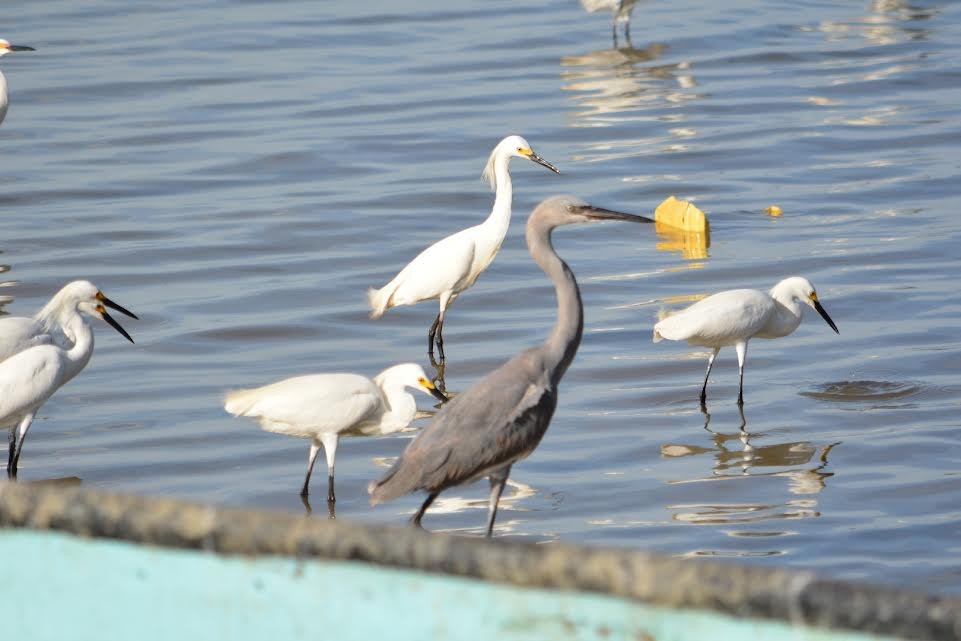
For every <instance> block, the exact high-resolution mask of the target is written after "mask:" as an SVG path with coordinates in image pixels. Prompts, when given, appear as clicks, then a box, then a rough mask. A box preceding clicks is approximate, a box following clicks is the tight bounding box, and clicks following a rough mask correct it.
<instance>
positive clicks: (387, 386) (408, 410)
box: [380, 381, 417, 434]
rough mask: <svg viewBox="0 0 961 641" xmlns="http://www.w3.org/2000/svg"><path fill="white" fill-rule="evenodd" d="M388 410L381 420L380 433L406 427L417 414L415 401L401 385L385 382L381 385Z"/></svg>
mask: <svg viewBox="0 0 961 641" xmlns="http://www.w3.org/2000/svg"><path fill="white" fill-rule="evenodd" d="M381 389H382V390H383V391H384V396H385V397H386V398H387V404H388V405H389V406H390V409H389V410H388V411H387V412H386V413H385V414H384V416H383V417H382V418H381V422H380V424H381V432H383V433H384V434H387V433H388V432H396V431H397V430H399V429H403V428H405V427H407V426H408V425H409V424H410V422H411V421H412V420H414V415H415V414H417V401H415V400H414V397H413V395H412V394H411V393H410V392H408V391H407V390H406V389H405V388H404V385H403V384H402V383H395V382H390V381H388V382H386V383H382V384H381Z"/></svg>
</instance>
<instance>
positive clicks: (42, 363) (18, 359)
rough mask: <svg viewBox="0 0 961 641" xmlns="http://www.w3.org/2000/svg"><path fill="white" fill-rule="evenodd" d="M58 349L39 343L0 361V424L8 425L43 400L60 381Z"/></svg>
mask: <svg viewBox="0 0 961 641" xmlns="http://www.w3.org/2000/svg"><path fill="white" fill-rule="evenodd" d="M60 354H61V352H60V350H59V348H57V347H54V346H52V345H39V346H37V347H32V348H30V349H28V350H24V351H21V352H20V353H18V354H15V355H14V356H11V357H10V358H8V359H6V360H5V361H3V362H0V426H2V427H9V426H11V425H13V424H15V423H16V422H18V421H19V419H20V417H21V416H23V415H24V414H26V413H27V412H30V411H33V410H35V409H37V408H38V407H40V406H41V405H43V404H44V402H46V400H47V399H48V398H50V396H52V395H53V393H54V392H56V391H57V388H58V387H60V384H61V382H62V373H63V370H64V367H63V363H62V361H61V357H60Z"/></svg>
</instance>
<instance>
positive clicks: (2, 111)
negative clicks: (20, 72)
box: [0, 38, 36, 124]
mask: <svg viewBox="0 0 961 641" xmlns="http://www.w3.org/2000/svg"><path fill="white" fill-rule="evenodd" d="M11 51H36V49H34V48H33V47H28V46H26V45H12V44H10V43H9V42H7V41H6V40H4V39H2V38H0V57H2V56H5V55H7V54H8V53H10V52H11ZM9 103H10V101H9V98H8V97H7V79H6V77H4V75H3V72H2V71H0V124H3V119H4V118H6V117H7V106H8V105H9Z"/></svg>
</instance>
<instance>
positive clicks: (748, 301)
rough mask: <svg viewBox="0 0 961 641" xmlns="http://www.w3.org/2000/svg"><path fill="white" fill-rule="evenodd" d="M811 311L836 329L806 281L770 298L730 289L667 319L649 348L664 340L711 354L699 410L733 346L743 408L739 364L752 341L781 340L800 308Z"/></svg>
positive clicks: (776, 290)
mask: <svg viewBox="0 0 961 641" xmlns="http://www.w3.org/2000/svg"><path fill="white" fill-rule="evenodd" d="M801 305H807V306H808V307H810V308H812V309H814V310H815V311H816V312H817V313H818V314H820V315H821V318H823V319H824V320H825V322H827V324H828V325H830V326H831V329H833V330H834V332H835V333H839V332H838V328H837V325H835V324H834V321H833V320H831V317H830V316H828V313H827V312H826V311H825V310H824V307H822V306H821V303H820V302H819V301H818V295H817V292H815V291H814V286H813V285H811V283H810V281H808V280H807V279H806V278H801V277H800V276H793V277H791V278H785V279H784V280H782V281H781V282H779V283H778V284H777V285H775V286H774V287H772V288H771V290H770V291H769V292H762V291H761V290H758V289H732V290H729V291H724V292H719V293H717V294H714V295H712V296H708V297H707V298H704V299H702V300H699V301H698V302H696V303H694V304H693V305H691V306H690V307H688V308H686V309H683V310H681V311H679V312H677V313H673V314H670V315H669V316H667V317H666V318H664V319H662V320H661V321H660V322H658V323H657V324H656V325H654V342H655V343H657V342H658V341H660V340H661V339H663V338H666V339H667V340H671V341H687V342H688V343H690V344H691V345H701V346H703V347H710V348H713V350H714V351H713V352H712V353H711V356H710V357H709V358H708V361H707V373H706V374H705V375H704V385H703V386H702V387H701V405H704V403H705V402H706V400H707V379H708V377H709V376H710V375H711V367H713V366H714V359H715V358H716V357H717V354H718V352H720V351H721V348H722V347H726V346H728V345H733V346H734V349H735V351H737V364H738V371H739V373H740V383H739V385H738V392H737V403H738V405H743V404H744V362H745V360H746V358H747V343H748V341H749V340H751V339H752V338H781V337H782V336H787V335H788V334H791V333H792V332H794V330H796V329H797V328H798V325H800V324H801V319H802V317H803V312H802V310H803V307H801Z"/></svg>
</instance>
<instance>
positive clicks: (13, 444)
mask: <svg viewBox="0 0 961 641" xmlns="http://www.w3.org/2000/svg"><path fill="white" fill-rule="evenodd" d="M8 443H9V448H10V449H9V452H8V453H7V477H8V478H12V479H15V478H17V468H16V467H14V464H13V460H14V454H15V453H16V451H17V426H16V425H14V426H13V427H11V428H10V436H9V440H8Z"/></svg>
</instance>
